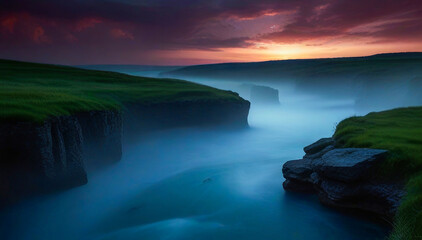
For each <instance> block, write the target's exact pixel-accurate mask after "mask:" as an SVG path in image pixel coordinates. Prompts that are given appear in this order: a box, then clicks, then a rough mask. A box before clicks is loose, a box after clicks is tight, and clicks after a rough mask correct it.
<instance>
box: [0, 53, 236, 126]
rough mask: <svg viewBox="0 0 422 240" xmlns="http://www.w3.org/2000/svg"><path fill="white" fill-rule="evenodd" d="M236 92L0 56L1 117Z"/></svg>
mask: <svg viewBox="0 0 422 240" xmlns="http://www.w3.org/2000/svg"><path fill="white" fill-rule="evenodd" d="M239 100H242V99H241V98H240V97H239V96H238V94H236V93H234V92H231V91H223V90H219V89H216V88H212V87H208V86H205V85H200V84H195V83H192V82H188V81H183V80H175V79H156V78H146V77H136V76H130V75H126V74H121V73H115V72H105V71H94V70H85V69H80V68H74V67H67V66H57V65H49V64H38V63H28V62H18V61H11V60H0V121H1V122H3V121H34V122H43V121H45V120H46V119H47V118H49V117H51V116H59V115H70V114H74V113H77V112H83V111H90V110H104V109H120V108H121V107H122V106H123V104H124V103H127V102H139V103H156V102H170V101H239Z"/></svg>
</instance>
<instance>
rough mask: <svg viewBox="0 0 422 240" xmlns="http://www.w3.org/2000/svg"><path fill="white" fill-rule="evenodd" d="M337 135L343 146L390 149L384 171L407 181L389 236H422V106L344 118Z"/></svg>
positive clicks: (411, 237) (388, 175) (392, 237)
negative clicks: (404, 194)
mask: <svg viewBox="0 0 422 240" xmlns="http://www.w3.org/2000/svg"><path fill="white" fill-rule="evenodd" d="M334 137H335V139H336V141H337V143H338V144H339V146H341V147H359V148H363V147H365V148H379V149H387V150H389V151H390V156H389V157H388V159H387V160H386V161H385V162H384V163H383V165H382V166H381V168H380V170H381V174H382V175H383V177H388V178H390V179H402V180H404V181H405V182H406V183H407V184H406V190H407V193H406V196H405V197H404V199H403V200H402V203H401V205H400V207H399V210H398V213H397V216H396V219H395V222H394V228H393V232H392V234H391V235H390V239H422V107H411V108H398V109H393V110H389V111H383V112H377V113H369V114H368V115H366V116H363V117H351V118H348V119H345V120H343V121H342V122H340V123H339V124H338V126H337V129H336V132H335V134H334Z"/></svg>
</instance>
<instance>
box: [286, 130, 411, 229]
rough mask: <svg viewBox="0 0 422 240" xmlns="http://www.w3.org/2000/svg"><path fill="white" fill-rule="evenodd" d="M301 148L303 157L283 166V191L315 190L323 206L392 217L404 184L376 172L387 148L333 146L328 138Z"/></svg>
mask: <svg viewBox="0 0 422 240" xmlns="http://www.w3.org/2000/svg"><path fill="white" fill-rule="evenodd" d="M304 151H305V153H306V154H305V156H304V157H303V159H301V160H293V161H288V162H286V163H285V164H284V165H283V176H284V178H285V179H286V180H285V181H284V183H283V187H284V189H285V190H287V191H299V192H307V193H316V194H317V195H318V198H319V200H320V202H321V203H323V204H324V205H327V206H330V207H335V208H341V209H349V210H352V209H353V210H358V211H363V212H366V213H371V214H373V215H375V216H377V217H380V218H381V219H383V220H387V221H388V222H391V221H392V220H393V218H394V216H395V215H396V212H397V209H398V206H399V205H400V201H401V198H402V197H403V196H404V194H405V191H404V184H402V183H400V182H397V181H394V180H391V179H387V178H383V177H381V176H380V175H378V174H377V169H378V168H379V166H380V164H381V163H382V162H383V161H385V159H386V157H387V155H388V151H386V150H381V149H368V148H336V147H335V142H334V140H333V139H331V138H323V139H320V140H319V141H317V142H315V143H313V144H311V145H309V146H307V147H305V148H304Z"/></svg>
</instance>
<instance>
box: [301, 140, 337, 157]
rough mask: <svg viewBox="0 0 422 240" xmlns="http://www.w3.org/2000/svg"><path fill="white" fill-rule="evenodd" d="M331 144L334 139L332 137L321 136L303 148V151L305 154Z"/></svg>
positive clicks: (313, 152) (316, 151) (312, 152)
mask: <svg viewBox="0 0 422 240" xmlns="http://www.w3.org/2000/svg"><path fill="white" fill-rule="evenodd" d="M333 144H334V140H333V139H332V138H321V139H320V140H318V141H316V142H314V143H312V144H311V145H309V146H306V147H305V148H303V151H305V153H306V154H315V153H318V152H319V151H321V150H323V149H324V148H326V147H328V146H329V145H333Z"/></svg>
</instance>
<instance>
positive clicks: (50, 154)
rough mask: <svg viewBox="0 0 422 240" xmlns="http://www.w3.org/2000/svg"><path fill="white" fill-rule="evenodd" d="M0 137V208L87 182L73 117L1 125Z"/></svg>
mask: <svg viewBox="0 0 422 240" xmlns="http://www.w3.org/2000/svg"><path fill="white" fill-rule="evenodd" d="M0 136H1V138H0V156H1V157H2V160H1V161H0V206H4V205H5V204H9V203H13V202H15V201H18V200H20V199H21V198H24V197H26V196H30V195H33V194H36V193H41V192H50V191H54V190H58V189H65V188H70V187H74V186H79V185H82V184H85V183H86V182H87V176H86V171H85V166H84V162H83V158H82V156H83V153H82V131H81V127H80V125H79V122H78V120H77V118H76V117H74V116H63V117H55V118H52V119H50V120H48V121H46V122H44V123H43V124H36V123H23V122H20V123H14V124H1V125H0Z"/></svg>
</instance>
